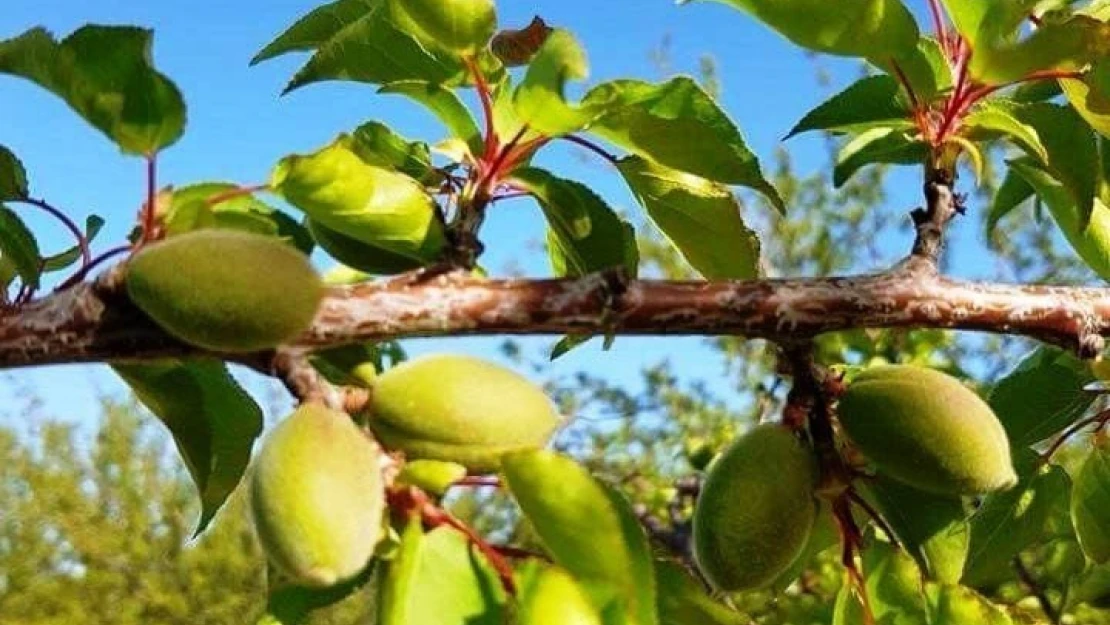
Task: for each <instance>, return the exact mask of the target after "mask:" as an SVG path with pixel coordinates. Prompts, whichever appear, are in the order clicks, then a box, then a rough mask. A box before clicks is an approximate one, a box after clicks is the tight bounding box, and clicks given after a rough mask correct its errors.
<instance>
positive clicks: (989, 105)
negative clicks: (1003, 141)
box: [961, 98, 1049, 162]
mask: <svg viewBox="0 0 1110 625" xmlns="http://www.w3.org/2000/svg"><path fill="white" fill-rule="evenodd" d="M1022 106H1023V105H1021V104H1020V103H1017V102H1013V101H1009V100H1004V99H1001V98H994V99H991V100H985V101H983V102H981V103H979V105H978V106H976V107H975V108H974V109H972V111H971V112H970V113H968V114H967V116H966V117H964V120H963V122H962V126H961V127H962V128H963V129H964V130H965V131H966V132H965V133H964V134H965V135H966V136H967V138H968V139H971V140H973V141H983V140H989V139H996V138H998V137H1006V138H1007V139H1009V140H1010V141H1012V142H1013V143H1014V144H1015V145H1017V146H1018V147H1019V148H1021V149H1022V150H1025V152H1027V153H1028V154H1029V155H1030V156H1033V157H1035V158H1037V159H1039V160H1041V161H1043V162H1048V160H1049V155H1048V150H1047V149H1046V148H1045V146H1044V144H1043V143H1041V137H1040V134H1039V133H1038V132H1037V129H1036V128H1034V127H1033V126H1032V125H1030V124H1027V123H1024V122H1022V121H1021V120H1020V119H1019V118H1018V116H1017V114H1016V111H1018V110H1019V109H1021V108H1022Z"/></svg>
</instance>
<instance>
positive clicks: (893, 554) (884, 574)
mask: <svg viewBox="0 0 1110 625" xmlns="http://www.w3.org/2000/svg"><path fill="white" fill-rule="evenodd" d="M863 570H864V571H867V581H866V583H865V586H866V588H867V595H868V599H869V602H870V605H871V611H872V614H873V616H874V617H875V622H876V623H882V624H883V625H926V623H927V622H928V619H927V616H928V611H927V606H926V598H925V595H924V593H923V592H922V588H921V574H920V572H919V571H918V570H917V564H916V563H914V561H913V558H911V557H910V556H908V555H906V554H905V553H904V552H902V551H899V550H898V549H897V548H896V547H894V546H893V545H891V544H889V543H884V542H878V541H875V542H873V543H872V544H871V546H870V547H868V548H867V550H866V551H865V552H864V553H863ZM865 622H867V621H866V620H865V618H864V610H863V607H862V604H861V603H860V601H859V598H858V597H856V595H855V593H854V592H853V590H852V588H851V586H850V585H849V584H844V585H843V586H842V587H841V589H840V592H839V593H838V594H837V596H836V604H835V606H834V607H833V618H832V625H860V624H861V623H865Z"/></svg>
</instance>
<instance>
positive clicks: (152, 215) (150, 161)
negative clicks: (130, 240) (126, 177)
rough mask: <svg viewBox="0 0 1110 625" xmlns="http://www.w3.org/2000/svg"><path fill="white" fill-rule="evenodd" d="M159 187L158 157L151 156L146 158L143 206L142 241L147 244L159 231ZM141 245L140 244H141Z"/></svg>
mask: <svg viewBox="0 0 1110 625" xmlns="http://www.w3.org/2000/svg"><path fill="white" fill-rule="evenodd" d="M157 187H158V156H157V155H156V154H151V155H149V156H147V157H146V204H144V205H143V217H142V230H143V233H142V241H141V243H146V242H148V241H151V240H153V239H154V238H155V236H156V232H155V231H156V230H157V223H156V221H157V214H156V212H157V205H156V204H157V195H158V191H157ZM141 243H140V244H141Z"/></svg>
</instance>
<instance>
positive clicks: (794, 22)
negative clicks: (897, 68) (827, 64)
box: [679, 0, 918, 57]
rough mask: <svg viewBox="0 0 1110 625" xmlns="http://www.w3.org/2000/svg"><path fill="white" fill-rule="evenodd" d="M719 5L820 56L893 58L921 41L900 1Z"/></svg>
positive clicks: (772, 0) (739, 0) (760, 0)
mask: <svg viewBox="0 0 1110 625" xmlns="http://www.w3.org/2000/svg"><path fill="white" fill-rule="evenodd" d="M692 1H693V0H679V3H680V4H687V3H689V2H692ZM717 1H718V2H723V3H725V4H728V5H731V6H734V7H736V8H737V9H740V10H742V11H745V12H747V13H750V14H751V15H752V16H754V17H755V18H757V19H759V20H760V21H762V22H763V23H764V24H766V25H768V26H770V27H771V28H773V29H775V30H776V31H778V32H779V34H781V35H782V36H784V37H786V38H787V39H789V40H790V41H793V42H794V43H796V44H798V45H799V46H802V47H803V48H809V49H810V50H816V51H817V52H826V53H828V54H837V55H842V56H860V57H867V56H877V55H879V54H883V55H891V54H897V53H899V52H901V51H904V50H908V49H911V48H913V46H914V45H916V43H917V38H918V30H917V23H916V22H915V21H914V18H913V15H912V14H911V13H910V12H909V10H908V9H907V8H906V7H905V5H903V4H902V3H901V2H900V1H899V0H837V2H828V1H827V0H717Z"/></svg>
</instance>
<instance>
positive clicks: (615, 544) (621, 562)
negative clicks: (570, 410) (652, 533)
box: [501, 450, 658, 625]
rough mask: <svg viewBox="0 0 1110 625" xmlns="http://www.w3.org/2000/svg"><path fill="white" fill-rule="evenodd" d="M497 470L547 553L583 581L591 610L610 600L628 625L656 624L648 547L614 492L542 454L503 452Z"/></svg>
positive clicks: (576, 467)
mask: <svg viewBox="0 0 1110 625" xmlns="http://www.w3.org/2000/svg"><path fill="white" fill-rule="evenodd" d="M501 470H502V472H503V473H504V476H505V481H506V484H507V485H508V487H509V490H510V492H511V493H512V496H513V498H514V499H516V502H517V504H518V505H519V506H520V509H521V511H522V512H523V513H524V516H525V517H526V518H527V519H528V520H529V521H530V522H531V524H532V526H533V527H534V528H535V530H536V533H537V535H538V536H539V537H540V540H541V541H542V542H543V544H544V546H545V547H546V548H547V550H548V552H549V553H550V554H551V556H552V558H553V559H554V560H555V562H556V563H557V564H559V565H560V566H562V567H564V568H565V569H567V570H568V571H570V573H571V574H572V575H574V576H575V578H577V579H579V580H581V581H582V582H584V583H586V584H589V587H588V591H590V593H591V598H592V599H593V601H594V605H596V606H597V607H598V609H601V610H605V609H606V607H607V606H608V604H609V603H610V602H612V601H614V600H616V601H618V602H619V604H620V605H621V606H622V608H623V610H624V611H625V612H626V614H627V615H628V621H627V622H628V623H629V624H630V625H654V624H655V623H658V617H657V615H656V582H655V571H654V565H653V564H652V557H651V548H650V546H649V545H648V540H647V536H646V535H644V531H643V528H642V527H641V526H640V523H639V521H638V520H637V518H636V515H635V514H634V513H633V511H632V508H631V506H630V505H629V503H628V502H627V501H626V500H625V499H624V498H623V497H622V496H621V495H620V494H619V493H617V492H616V491H615V490H613V489H612V488H610V487H608V486H606V485H605V484H602V483H601V482H599V481H598V480H597V479H595V478H594V477H593V476H592V475H590V473H589V472H588V471H586V469H585V468H583V467H582V466H581V465H579V464H578V463H576V462H575V461H573V460H571V459H570V458H567V457H566V456H561V455H559V454H556V453H554V452H549V451H542V450H534V451H522V452H512V453H509V454H506V455H505V456H504V457H503V458H502V462H501Z"/></svg>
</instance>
